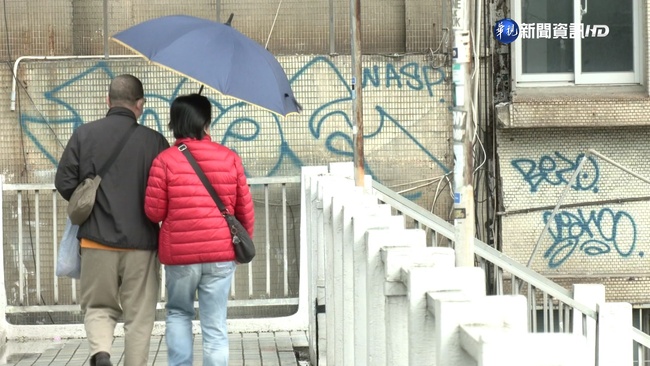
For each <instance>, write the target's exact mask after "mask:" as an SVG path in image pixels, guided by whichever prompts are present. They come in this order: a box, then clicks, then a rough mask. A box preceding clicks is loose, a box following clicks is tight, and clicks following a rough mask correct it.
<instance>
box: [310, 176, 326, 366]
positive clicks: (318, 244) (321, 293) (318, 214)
mask: <svg viewBox="0 0 650 366" xmlns="http://www.w3.org/2000/svg"><path fill="white" fill-rule="evenodd" d="M324 177H327V176H318V177H312V179H311V189H312V190H314V191H315V192H316V194H315V195H313V196H314V198H313V201H312V205H311V207H312V209H311V211H312V213H313V215H314V217H313V218H312V223H313V225H314V227H313V228H312V231H311V233H312V235H313V237H314V240H313V243H314V245H315V248H316V251H315V252H314V251H312V253H313V254H315V258H313V259H312V264H315V265H316V268H315V270H316V304H315V305H314V306H315V308H316V310H315V313H316V321H317V329H318V364H319V365H323V366H325V365H327V354H326V352H327V327H326V326H325V325H326V324H327V317H326V315H325V314H324V313H323V312H322V311H321V310H320V309H322V308H323V307H324V306H325V247H326V243H325V227H324V217H323V216H324V213H323V187H322V185H323V180H324ZM313 270H314V268H313V267H312V271H313Z"/></svg>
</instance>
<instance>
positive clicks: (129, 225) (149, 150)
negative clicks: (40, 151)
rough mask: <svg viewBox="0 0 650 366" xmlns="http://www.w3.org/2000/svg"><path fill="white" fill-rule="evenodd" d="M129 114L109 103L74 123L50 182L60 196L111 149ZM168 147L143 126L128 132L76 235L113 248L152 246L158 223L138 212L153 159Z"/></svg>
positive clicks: (129, 120)
mask: <svg viewBox="0 0 650 366" xmlns="http://www.w3.org/2000/svg"><path fill="white" fill-rule="evenodd" d="M134 123H137V121H136V119H135V115H134V114H133V112H131V111H130V110H128V109H126V108H121V107H114V108H111V109H110V110H109V111H108V113H107V114H106V117H105V118H102V119H100V120H97V121H94V122H90V123H86V124H84V125H81V126H79V127H78V128H77V129H76V130H75V131H74V133H73V134H72V137H70V140H69V141H68V144H67V146H66V148H65V150H64V151H63V155H62V156H61V160H60V161H59V166H58V168H57V171H56V178H55V181H54V184H55V186H56V189H57V191H59V193H60V194H61V196H62V197H63V198H64V199H65V200H70V196H72V193H73V192H74V190H75V188H77V185H78V184H79V183H80V182H81V181H82V180H84V179H85V178H88V177H94V176H95V174H96V172H97V171H98V170H99V169H101V167H102V165H103V164H104V163H105V162H106V161H107V160H108V159H109V157H110V155H111V154H112V153H113V151H114V150H115V149H117V147H118V145H119V142H120V140H121V139H123V138H124V136H126V133H127V131H128V130H129V128H130V127H131V125H132V124H134ZM168 147H169V143H168V142H167V140H166V139H165V137H164V136H163V135H162V134H160V133H158V132H156V131H154V130H152V129H150V128H147V127H145V126H139V127H138V128H136V129H135V130H134V131H133V136H131V137H130V139H129V140H128V141H127V143H126V145H124V149H123V150H122V151H121V153H120V154H119V155H118V157H117V159H115V161H114V162H113V165H112V166H111V167H110V168H109V169H108V171H107V172H106V174H104V175H105V176H104V177H102V181H101V184H100V186H99V189H98V191H97V199H96V202H95V207H93V211H92V213H91V214H90V217H89V218H88V220H87V221H86V222H84V223H83V224H82V225H81V226H80V227H79V234H78V237H79V238H86V239H90V240H92V241H95V242H98V243H101V244H104V245H108V246H111V247H116V248H130V249H145V250H156V249H157V247H158V232H159V226H158V224H156V223H153V222H151V221H150V220H149V219H148V218H147V216H146V215H145V213H144V193H145V188H146V185H147V177H148V176H149V168H151V163H152V162H153V160H154V158H155V157H156V156H157V155H158V153H160V152H161V151H163V150H165V149H166V148H168Z"/></svg>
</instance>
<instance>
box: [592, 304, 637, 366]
mask: <svg viewBox="0 0 650 366" xmlns="http://www.w3.org/2000/svg"><path fill="white" fill-rule="evenodd" d="M631 325H632V305H631V304H630V303H626V302H606V303H604V304H600V306H599V307H598V366H619V365H632V363H633V353H634V351H633V349H632V347H631V345H632V331H631V329H632V327H631Z"/></svg>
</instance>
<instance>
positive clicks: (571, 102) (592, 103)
mask: <svg viewBox="0 0 650 366" xmlns="http://www.w3.org/2000/svg"><path fill="white" fill-rule="evenodd" d="M496 112H497V121H498V125H499V128H540V127H616V126H650V119H648V117H647V116H648V115H650V96H648V91H647V90H646V89H645V88H644V87H643V86H640V85H630V86H558V87H520V88H517V90H516V91H515V92H513V93H512V96H511V102H509V103H500V104H499V105H497V106H496Z"/></svg>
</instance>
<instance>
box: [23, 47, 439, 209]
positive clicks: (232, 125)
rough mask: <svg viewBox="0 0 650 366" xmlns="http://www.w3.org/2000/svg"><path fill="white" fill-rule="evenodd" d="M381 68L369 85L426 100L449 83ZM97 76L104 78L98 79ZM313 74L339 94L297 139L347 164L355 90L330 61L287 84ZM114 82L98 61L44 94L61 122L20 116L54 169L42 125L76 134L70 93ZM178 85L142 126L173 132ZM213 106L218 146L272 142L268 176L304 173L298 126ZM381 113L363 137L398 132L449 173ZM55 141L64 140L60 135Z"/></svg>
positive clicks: (432, 74)
mask: <svg viewBox="0 0 650 366" xmlns="http://www.w3.org/2000/svg"><path fill="white" fill-rule="evenodd" d="M381 65H382V66H378V65H371V66H369V67H367V68H365V69H364V78H363V84H364V85H367V86H368V87H377V88H397V89H405V90H411V91H414V92H420V93H426V94H424V95H426V96H427V97H432V96H433V94H434V93H433V88H434V86H436V85H438V84H441V83H442V82H443V81H444V80H445V75H444V71H443V70H442V69H435V68H432V67H430V66H429V65H423V64H420V63H417V62H411V63H407V64H404V65H403V66H400V67H398V66H395V65H394V64H391V63H383V64H381ZM382 68H383V69H382ZM380 70H381V72H380ZM97 73H100V74H102V75H96V74H97ZM312 73H317V74H318V75H319V78H322V77H326V78H328V80H330V81H331V83H332V84H333V85H334V86H335V87H334V88H333V91H331V92H328V98H327V99H326V100H325V101H324V103H321V104H318V105H316V106H313V107H311V108H307V109H306V111H304V112H303V114H304V115H305V117H304V118H305V120H306V125H305V128H306V129H307V130H308V131H307V136H303V137H302V138H300V139H299V140H296V141H299V143H300V144H301V146H302V144H304V141H305V140H304V138H305V137H311V138H312V139H313V142H314V143H317V141H318V140H320V141H321V143H322V147H323V148H324V149H325V150H326V151H327V152H329V153H331V154H333V156H335V157H337V156H338V157H341V158H345V159H349V158H351V157H352V156H353V142H352V129H353V126H352V124H353V123H352V119H351V118H350V115H349V113H350V112H349V111H350V103H351V102H352V89H351V87H350V85H349V84H348V82H347V81H346V80H345V78H344V77H343V75H342V73H341V71H340V70H339V69H338V68H337V67H336V65H335V64H334V63H333V62H332V60H331V59H330V58H328V57H324V56H317V57H314V58H312V59H311V60H310V61H309V62H307V63H305V64H304V65H303V66H302V67H301V68H300V69H299V70H298V71H297V72H296V73H295V74H294V75H293V76H291V77H290V79H289V82H290V83H291V84H292V85H295V83H301V82H305V81H306V82H311V81H310V80H312V79H313V77H314V76H313V75H311V74H312ZM91 74H92V75H91ZM380 75H381V76H380ZM113 77H114V76H113V72H112V70H111V69H110V67H109V65H108V63H106V62H104V61H101V62H98V63H96V64H95V65H93V66H92V67H90V68H88V69H87V70H85V71H83V72H82V73H80V74H78V75H76V76H74V77H72V78H70V79H69V80H67V81H64V82H62V83H61V84H59V85H57V86H55V87H54V88H53V89H51V90H49V91H47V92H45V93H44V99H45V100H46V101H47V102H48V103H53V104H54V105H57V106H58V108H60V109H61V110H63V112H61V113H59V115H60V116H61V117H56V118H50V119H45V118H43V117H42V116H40V115H35V114H31V113H21V114H20V117H19V122H20V123H21V125H22V127H23V131H24V133H25V134H26V135H27V136H28V138H29V139H30V140H31V141H32V142H33V144H34V145H35V146H36V147H37V149H38V150H40V151H41V152H42V153H43V154H44V156H45V157H46V158H47V159H48V160H49V161H50V162H51V163H52V165H54V166H56V165H57V164H58V159H57V157H56V155H57V153H55V152H54V151H50V150H49V148H48V147H47V145H46V144H44V143H43V142H42V141H50V140H51V138H52V136H46V135H43V133H44V132H43V131H44V129H43V128H41V126H43V125H48V126H59V127H71V129H69V130H68V131H71V130H74V129H76V128H77V127H79V126H80V125H81V124H83V123H85V122H87V121H84V120H83V117H82V114H81V113H79V110H81V108H83V104H82V103H81V100H77V99H65V98H70V97H69V96H70V95H75V94H71V93H69V90H70V89H71V88H74V87H77V83H80V82H87V80H86V79H88V78H93V79H112V78H113ZM178 80H179V81H178V83H177V84H176V85H173V84H172V85H171V87H170V89H169V90H168V91H166V92H164V93H163V94H156V93H147V94H146V95H145V97H146V98H147V100H149V101H151V103H147V106H146V108H145V110H144V112H143V114H142V116H141V117H140V123H141V124H142V125H145V126H147V127H150V128H152V129H154V130H157V131H159V132H161V133H163V134H165V135H168V132H169V131H168V128H167V122H166V120H167V113H168V111H167V110H166V109H163V110H161V109H160V106H161V105H162V106H168V105H170V104H171V102H172V101H173V100H174V98H176V96H178V95H179V94H180V93H181V91H182V90H187V89H188V87H190V86H189V85H188V82H189V81H188V80H187V79H186V78H182V77H179V78H178ZM438 101H439V102H440V103H445V101H444V99H439V100H437V102H438ZM210 102H211V103H212V105H213V107H214V108H213V117H214V119H213V121H212V124H211V129H218V131H219V135H220V136H221V139H220V141H219V142H220V143H221V144H224V145H226V146H228V147H230V148H232V149H233V150H235V151H237V147H240V148H242V147H243V146H246V144H260V143H263V144H264V145H265V147H266V148H268V147H269V143H272V144H273V146H272V147H271V149H272V150H275V151H274V158H273V159H274V160H270V161H269V164H268V166H267V167H265V168H264V172H262V175H266V176H274V175H277V174H279V173H280V172H285V171H292V170H293V169H296V168H297V169H299V168H300V167H302V166H303V165H304V164H303V161H302V160H301V157H300V155H299V154H297V153H296V152H295V151H294V148H293V147H292V143H296V142H292V140H291V139H294V140H295V139H296V134H295V133H291V134H286V133H285V131H284V130H285V129H288V128H292V129H295V128H296V124H295V121H284V120H283V121H281V120H280V119H279V118H278V117H277V116H275V115H273V114H272V113H270V112H269V115H270V116H271V118H272V119H271V120H272V121H273V123H271V124H269V123H261V122H260V121H258V120H256V119H255V118H253V117H251V115H259V111H257V110H256V111H255V113H254V114H250V115H249V114H248V113H246V112H247V109H248V108H253V107H250V106H249V105H247V104H246V103H243V102H241V101H237V100H234V99H229V98H223V100H221V99H219V100H216V99H212V98H210ZM74 103H77V105H75V104H74ZM153 106H157V107H153ZM375 111H376V112H377V115H376V116H375V118H377V120H378V121H379V124H378V127H377V128H376V129H372V131H370V132H365V133H364V138H366V139H368V140H371V139H374V138H377V139H379V140H380V141H381V140H382V139H385V136H386V135H387V134H390V135H391V136H393V135H394V134H395V133H399V134H401V135H402V136H404V137H405V138H406V140H405V141H408V142H409V143H410V144H413V146H414V147H415V149H414V150H415V151H417V152H414V154H421V155H422V156H423V160H430V161H432V162H434V163H435V165H437V166H438V167H439V169H441V170H442V171H443V172H445V173H447V172H449V168H447V167H446V166H445V165H444V164H443V163H442V161H440V160H439V159H438V158H436V157H435V156H434V155H433V154H432V153H431V152H430V151H429V150H428V149H427V148H426V147H425V146H424V144H422V143H421V142H420V141H418V139H417V138H416V136H414V135H413V134H412V133H411V132H409V131H408V129H407V128H406V127H405V126H404V125H403V124H402V123H400V121H399V120H398V119H397V118H395V117H393V116H391V115H390V114H389V112H387V111H386V108H385V107H383V106H381V105H376V106H375ZM341 122H343V123H341ZM61 130H67V129H65V128H63V129H61V128H59V129H57V131H61ZM292 132H293V130H292ZM309 135H311V136H309ZM213 136H217V134H213ZM382 136H383V137H382ZM55 137H57V138H59V137H58V136H55ZM67 138H69V135H68V136H61V140H62V141H64V142H65V141H66V140H67ZM59 145H61V146H62V143H59ZM300 151H304V149H303V148H302V147H301V148H300ZM368 161H369V160H366V161H365V171H366V174H369V175H371V176H372V177H373V179H375V180H378V181H381V180H380V179H379V177H377V176H376V174H375V172H374V171H373V169H372V167H371V166H370V165H369V164H368ZM244 164H245V165H246V161H245V162H244ZM258 173H259V172H258ZM421 195H422V192H415V193H412V194H410V195H409V196H408V198H411V199H417V198H418V197H420V196H421Z"/></svg>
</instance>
